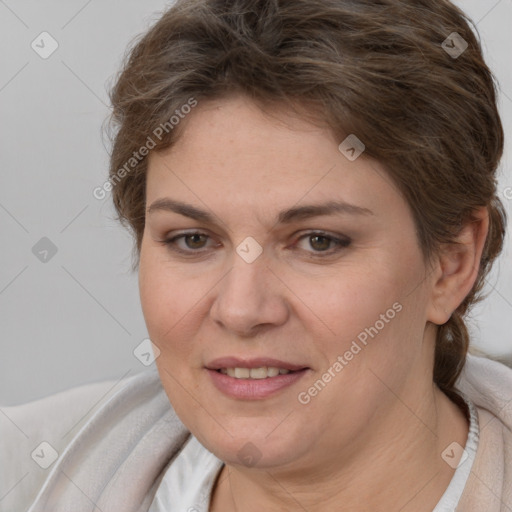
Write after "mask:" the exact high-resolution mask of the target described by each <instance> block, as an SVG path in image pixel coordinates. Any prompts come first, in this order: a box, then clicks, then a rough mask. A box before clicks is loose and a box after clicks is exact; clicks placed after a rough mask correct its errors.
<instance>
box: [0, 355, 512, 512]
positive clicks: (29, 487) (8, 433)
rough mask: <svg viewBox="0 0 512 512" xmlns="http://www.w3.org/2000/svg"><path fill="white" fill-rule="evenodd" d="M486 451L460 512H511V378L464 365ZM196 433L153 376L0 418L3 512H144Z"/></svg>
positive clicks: (501, 371)
mask: <svg viewBox="0 0 512 512" xmlns="http://www.w3.org/2000/svg"><path fill="white" fill-rule="evenodd" d="M458 388H459V389H460V390H461V391H462V392H463V393H465V394H466V395H467V397H468V398H469V399H470V400H472V401H473V403H474V404H475V405H476V406H477V411H478V416H479V425H480V441H479V446H478V451H477V454H476V459H475V462H474V465H473V468H472V471H471V475H470V478H469V481H468V483H467V485H466V488H465V490H464V494H463V497H462V500H461V502H460V504H459V507H458V508H457V511H459V512H484V511H485V512H503V511H506V512H512V370H511V369H509V368H507V367H506V366H504V365H501V364H499V363H496V362H493V361H490V360H488V359H484V358H477V357H474V356H469V357H468V362H467V364H466V366H465V369H464V372H463V374H462V376H461V378H460V379H459V384H458ZM189 435H190V433H189V432H188V431H187V430H186V428H185V427H184V426H183V424H182V423H181V422H180V421H179V419H178V418H177V416H176V415H175V413H174V411H173V409H172V408H171V406H170V404H169V402H168V399H167V396H166V395H165V392H164V391H163V389H162V387H161V385H160V381H159V378H158V374H157V372H156V371H151V372H146V373H142V374H139V375H136V376H134V377H131V378H128V379H124V380H122V381H119V382H117V383H116V382H105V383H100V384H94V385H89V386H84V387H80V388H75V389H72V390H69V391H66V392H63V393H59V394H57V395H53V396H51V397H48V398H45V399H42V400H38V401H36V402H31V403H29V404H25V405H23V406H18V407H7V408H1V409H0V512H27V511H30V512H86V511H87V512H91V511H94V512H136V511H137V512H142V511H144V512H147V510H148V508H149V505H150V503H151V501H152V500H153V496H154V494H155V492H156V488H157V487H158V484H159V482H160V479H161V477H162V476H163V473H164V472H165V469H166V467H167V466H168V464H169V462H170V461H171V459H172V458H173V456H174V455H175V454H176V453H177V451H178V450H179V448H180V447H181V446H182V445H183V443H184V442H185V440H186V439H187V438H188V437H189Z"/></svg>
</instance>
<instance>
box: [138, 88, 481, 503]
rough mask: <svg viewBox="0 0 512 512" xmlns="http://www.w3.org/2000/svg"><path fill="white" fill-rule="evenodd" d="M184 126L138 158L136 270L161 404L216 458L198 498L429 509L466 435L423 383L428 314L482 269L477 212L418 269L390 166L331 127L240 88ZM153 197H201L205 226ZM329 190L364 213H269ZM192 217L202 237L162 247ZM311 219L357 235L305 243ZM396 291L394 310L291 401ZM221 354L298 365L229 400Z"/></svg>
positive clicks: (315, 225)
mask: <svg viewBox="0 0 512 512" xmlns="http://www.w3.org/2000/svg"><path fill="white" fill-rule="evenodd" d="M180 128H181V129H182V130H183V132H182V134H181V135H182V136H181V137H180V138H179V140H178V142H177V143H176V144H175V145H174V146H172V147H171V148H170V149H167V150H166V151H165V152H161V153H155V152H153V153H151V155H150V157H149V158H150V159H149V166H148V175H147V203H146V204H147V214H146V225H145V230H144V236H143V241H142V247H141V254H140V272H139V278H140V281H139V282H140V294H141V302H142V307H143V312H144V316H145V319H146V323H147V327H148V331H149V335H150V337H151V339H152V341H153V342H154V343H155V345H156V346H158V348H159V349H160V351H161V354H160V356H159V357H158V358H157V360H156V363H157V367H158V371H159V373H160V377H161V380H162V384H163V387H164V389H165V391H166V393H167V395H168V397H169V400H170V402H171V403H172V405H173V407H174V408H175V410H176V412H177V414H178V415H179V417H180V418H181V420H182V421H183V423H184V424H185V425H186V426H187V427H188V428H189V429H190V431H191V432H192V433H193V434H194V435H195V436H196V437H197V438H198V439H199V440H200V442H201V443H203V445H204V446H206V447H207V448H208V449H209V450H210V451H211V452H213V453H214V454H215V455H216V456H217V457H219V458H220V459H222V460H223V461H225V463H226V465H225V466H224V468H223V470H222V472H221V473H220V475H219V477H218V479H217V481H216V484H215V487H214V491H213V498H212V501H211V505H210V510H212V511H214V512H217V511H222V512H229V511H232V510H239V511H244V512H251V511H258V512H260V511H261V510H266V511H282V510H307V511H309V512H316V511H325V510H351V511H367V510H372V511H386V512H389V511H390V510H401V511H415V512H418V511H420V512H421V511H431V510H432V509H433V508H434V506H435V505H436V503H437V502H438V501H439V499H440V497H441V496H442V494H443V492H444V491H445V490H446V487H447V486H448V484H449V481H450V479H451V478H452V476H453V472H454V470H453V469H452V468H451V467H450V466H448V465H447V464H446V463H445V462H444V461H443V459H442V458H441V453H442V452H443V451H444V450H445V449H446V447H448V446H449V445H450V444H451V443H452V442H454V441H456V442H458V443H459V444H460V445H462V446H464V445H465V443H466V439H467V433H468V424H467V421H466V419H465V417H464V415H463V413H462V412H461V411H460V410H459V408H458V407H457V406H456V405H455V404H454V403H452V402H451V401H450V400H449V399H448V398H447V397H446V396H445V395H444V394H443V393H442V392H441V391H440V390H439V389H438V388H437V387H436V386H435V385H434V384H433V379H432V368H433V351H434V345H435V334H436V325H440V324H443V323H445V322H446V321H447V320H448V318H449V317H450V314H451V312H452V311H453V310H454V309H455V308H456V307H457V306H458V304H460V302H461V301H462V300H463V299H464V297H465V296H466V295H467V294H468V293H469V291H470V290H471V287H472V285H473V283H474V281H475V279H476V276H477V268H478V261H479V260H480V257H481V252H482V247H483V244H484V241H485V237H486V234H487V230H488V220H487V214H486V211H485V210H482V211H479V212H477V213H476V220H475V221H474V222H472V223H471V224H468V225H467V226H465V227H464V229H463V230H462V232H461V234H460V236H459V239H458V241H459V242H460V245H459V246H451V245H450V246H446V247H443V251H442V252H441V254H440V255H439V257H436V259H435V262H434V264H433V266H432V267H427V266H426V265H425V262H424V261H423V258H422V255H421V251H420V247H419V245H418V242H417V239H416V237H415V228H414V222H413V218H412V215H411V212H410V210H409V207H408V205H407V203H406V202H405V200H404V199H403V198H402V196H401V195H400V193H399V192H398V190H397V189H396V188H395V187H394V186H393V184H392V182H391V180H390V179H389V177H388V175H387V174H386V172H385V170H384V168H383V167H382V166H381V165H380V164H379V163H378V162H376V161H374V160H371V159H370V158H368V157H366V156H365V155H364V153H363V155H362V156H360V157H359V158H358V159H357V160H355V161H354V162H351V161H349V160H348V159H347V158H345V157H344V156H343V155H342V154H341V153H340V151H339V150H338V145H339V143H340V142H341V141H340V140H338V139H337V138H335V137H334V136H333V135H332V133H331V132H330V131H328V130H327V129H325V128H320V127H318V126H316V125H313V124H311V123H310V122H308V121H305V120H303V119H300V118H298V117H297V116H292V115H290V114H288V113H287V112H284V111H279V110H278V109H276V110H275V111H274V112H273V115H272V116H269V115H265V114H264V113H263V112H262V111H261V110H260V109H259V108H258V107H257V106H256V105H255V104H253V103H252V102H251V101H250V100H249V99H247V98H245V97H243V96H238V97H232V98H230V99H223V100H215V101H208V102H203V103H199V105H198V106H197V107H196V109H194V111H193V112H192V113H191V114H190V115H188V116H187V119H186V120H185V121H183V125H182V126H181V127H180ZM162 198H171V199H174V200H179V201H182V202H186V203H189V204H191V205H193V206H195V207H197V208H200V209H203V210H206V211H208V212H209V213H210V214H211V215H213V216H214V223H211V224H210V223H206V222H203V221H197V220H193V219H191V218H189V217H186V216H183V215H180V214H178V213H175V212H171V211H166V210H159V209H153V210H152V211H150V207H151V205H152V204H153V203H154V202H155V201H156V200H158V199H162ZM330 200H338V201H339V200H343V201H345V202H349V203H351V204H354V205H357V206H359V207H362V208H367V209H369V210H371V212H372V214H368V215H354V214H347V213H342V214H335V215H329V216H317V217H312V218H306V219H302V220H296V221H294V222H292V223H290V224H278V223H277V221H276V219H277V215H278V213H279V212H280V211H281V210H284V209H287V208H291V207H294V206H302V205H305V204H321V203H325V202H327V201H330ZM196 230H197V231H199V232H201V233H203V234H206V235H207V236H206V237H204V238H201V237H200V238H199V240H198V239H197V238H194V237H192V238H191V237H189V238H186V239H184V238H181V239H179V240H178V241H176V242H175V245H174V246H173V245H166V244H165V243H162V241H164V240H166V239H167V240H168V239H170V238H171V237H172V236H176V235H178V234H183V232H187V231H188V232H189V233H190V232H194V231H196ZM319 230H321V231H323V232H327V234H328V235H331V236H334V237H336V236H338V237H340V238H346V237H349V238H350V239H351V243H350V245H348V246H347V247H339V246H338V245H337V244H336V243H334V242H329V240H327V241H326V240H325V239H320V240H319V239H315V238H314V233H315V232H317V231H319ZM311 233H313V235H311ZM305 235H310V236H305ZM248 236H251V237H253V238H254V239H255V240H257V242H258V243H259V244H260V245H261V247H262V248H263V253H262V254H261V255H260V256H259V257H258V258H257V259H256V260H255V261H254V262H252V263H247V262H246V261H245V260H244V259H242V258H241V257H240V256H239V255H238V254H237V252H236V248H237V246H238V245H239V244H240V243H241V242H242V241H243V240H244V239H245V238H246V237H248ZM176 246H177V247H179V248H181V249H182V250H184V251H188V253H189V255H187V256H185V255H182V254H179V253H178V252H175V251H174V250H173V247H176ZM325 246H327V248H328V249H327V251H325V250H322V249H325ZM194 251H196V252H195V253H194ZM197 253H200V254H199V255H198V254H197ZM326 254H328V255H326ZM394 303H399V304H400V305H401V306H402V309H401V311H400V312H399V313H397V314H396V316H395V317H394V318H393V319H392V320H390V321H389V322H387V323H386V324H385V327H384V328H383V329H381V330H380V331H379V333H378V335H376V336H375V337H374V338H373V339H372V338H369V341H368V344H367V346H365V347H364V349H363V350H361V351H360V352H359V353H358V354H357V355H355V356H354V358H353V359H352V360H351V361H349V362H348V364H347V365H346V366H344V367H343V370H342V371H340V372H338V373H336V376H335V377H333V378H332V379H331V381H330V382H329V383H328V384H327V385H326V386H325V388H324V389H322V391H321V392H320V393H318V394H317V395H316V396H314V397H313V398H311V401H310V402H309V403H308V404H302V403H300V402H299V400H298V399H297V397H298V394H299V393H300V392H303V391H307V390H308V388H309V387H310V386H312V385H313V384H314V383H315V381H317V380H318V379H319V378H321V377H322V375H323V374H324V373H325V372H326V371H327V370H328V368H330V367H332V366H333V363H334V362H335V361H336V360H337V358H338V356H339V355H343V354H344V353H345V352H346V351H347V350H348V349H349V348H350V346H351V343H352V341H353V340H355V339H357V335H358V334H359V333H361V331H363V330H364V329H365V328H367V327H370V326H374V325H375V323H376V321H377V320H379V318H381V317H380V315H381V314H384V313H385V312H386V311H387V310H388V309H389V308H391V307H392V305H393V304H394ZM231 355H232V356H238V357H241V358H245V359H250V358H253V357H264V356H266V357H273V358H277V359H280V360H284V361H288V362H291V363H297V364H300V365H302V366H306V367H308V368H309V370H308V372H307V373H306V374H305V375H304V376H303V378H302V379H301V380H300V381H299V382H297V383H296V384H294V385H292V386H291V387H289V388H287V389H285V390H283V391H280V392H279V393H277V394H276V395H274V396H272V397H269V398H266V399H262V400H235V399H233V398H229V397H227V396H225V395H224V394H222V393H221V392H220V391H219V390H217V389H216V388H215V387H214V386H213V385H212V383H211V379H210V375H209V373H208V371H207V370H206V369H205V365H206V364H207V363H208V362H210V361H211V360H213V359H215V358H217V357H221V356H231ZM248 441H250V442H251V443H252V444H254V445H255V446H256V447H257V449H258V452H259V454H260V457H261V458H260V459H259V460H258V462H257V464H256V465H254V466H247V465H244V464H243V463H242V461H241V459H240V458H239V456H238V453H239V451H240V450H241V449H242V448H243V447H244V446H245V445H246V443H247V442H248Z"/></svg>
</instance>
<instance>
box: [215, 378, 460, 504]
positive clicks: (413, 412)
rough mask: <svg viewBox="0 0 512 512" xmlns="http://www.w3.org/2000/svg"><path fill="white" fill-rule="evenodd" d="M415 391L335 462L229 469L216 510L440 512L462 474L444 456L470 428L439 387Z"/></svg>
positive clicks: (218, 489) (221, 479)
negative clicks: (448, 491)
mask: <svg viewBox="0 0 512 512" xmlns="http://www.w3.org/2000/svg"><path fill="white" fill-rule="evenodd" d="M415 391H416V393H410V394H408V395H407V394H403V395H402V396H400V397H396V400H395V402H394V405H393V407H392V408H391V409H390V410H388V411H387V414H386V416H385V417H384V418H381V421H378V422H375V426H372V425H370V426H369V427H368V428H366V431H365V432H364V434H363V435H362V436H361V437H360V439H358V441H357V442H356V443H354V444H353V445H352V446H350V447H343V448H341V449H340V450H338V451H336V450H333V452H335V453H333V457H332V458H330V459H329V460H327V459H326V458H324V459H323V460H321V461H316V464H315V463H313V464H312V463H304V464H299V463H298V461H297V462H296V463H295V464H294V468H293V469H287V468H279V469H275V468H268V469H257V468H246V467H243V466H236V467H235V466H232V465H228V464H227V465H225V466H224V468H223V470H222V471H221V474H220V475H219V478H218V479H217V482H216V485H215V488H214V491H213V495H212V501H211V508H210V510H211V511H212V512H219V511H222V512H231V511H232V512H235V511H239V512H242V511H243V512H253V511H254V512H256V511H258V512H260V511H261V510H266V511H269V512H273V511H276V512H277V511H283V510H307V511H308V512H320V511H325V510H335V511H337V510H340V511H342V510H350V511H353V512H359V511H360V512H363V511H367V510H372V511H375V512H380V511H382V512H384V511H386V512H388V511H389V510H400V511H401V512H413V511H414V512H423V511H425V512H427V511H428V512H430V511H432V510H433V508H434V507H435V505H436V504H437V502H438V501H439V499H440V498H441V496H442V494H443V493H444V491H445V490H446V488H447V486H448V484H449V482H450V480H451V478H452V476H453V473H454V469H452V468H451V467H450V466H449V465H448V464H447V463H446V462H445V461H444V460H443V459H442V458H441V454H442V452H443V451H444V450H445V449H446V448H447V447H448V446H449V445H450V444H451V443H453V442H454V441H456V442H458V443H459V444H460V445H462V446H464V445H465V443H466V439H467V434H468V424H467V420H466V418H465V416H464V414H463V413H462V411H461V410H460V409H459V408H458V406H456V405H455V404H454V403H453V402H451V401H450V400H449V399H448V398H447V397H446V395H444V394H443V393H442V392H441V391H440V390H439V389H438V388H437V387H436V386H432V385H430V386H428V389H426V390H425V392H424V393H420V395H419V396H420V397H421V400H419V401H418V400H417V397H418V394H417V392H418V390H417V389H416V390H415ZM422 395H423V396H422ZM413 396H416V400H415V401H413V400H412V397H413ZM418 403H419V404H420V405H419V406H418V405H417V404H418Z"/></svg>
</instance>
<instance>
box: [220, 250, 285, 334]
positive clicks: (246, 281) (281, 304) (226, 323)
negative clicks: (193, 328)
mask: <svg viewBox="0 0 512 512" xmlns="http://www.w3.org/2000/svg"><path fill="white" fill-rule="evenodd" d="M285 290H286V287H284V285H283V284H282V282H281V281H280V280H279V279H278V278H277V277H276V276H275V275H274V273H273V272H272V271H271V270H270V268H268V266H267V263H266V261H265V260H264V258H263V257H260V258H258V259H257V260H256V261H254V262H252V263H247V262H245V261H244V260H243V259H242V258H240V257H239V256H238V255H236V256H235V262H234V265H233V267H232V269H231V270H230V271H229V272H228V273H227V275H226V276H225V277H224V279H222V281H221V282H220V283H219V288H218V294H217V296H216V297H215V300H214V302H213V303H212V306H211V309H210V315H211V318H212V320H213V321H215V322H216V323H217V324H218V325H220V326H221V327H222V328H224V329H226V330H229V331H231V332H232V333H235V334H237V335H238V336H241V337H250V336H254V335H256V334H257V333H259V332H261V331H263V330H266V329H269V328H271V327H276V326H279V325H282V324H284V323H285V322H286V320H287V318H288V315H289V307H288V304H287V301H286V297H285V295H284V292H285Z"/></svg>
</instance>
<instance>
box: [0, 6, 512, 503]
mask: <svg viewBox="0 0 512 512" xmlns="http://www.w3.org/2000/svg"><path fill="white" fill-rule="evenodd" d="M112 103H113V106H114V110H113V122H114V126H115V128H116V129H115V132H114V141H113V151H112V155H111V167H110V180H109V185H108V187H107V188H108V191H111V192H112V195H113V200H114V204H115V206H116V208H117V211H118V214H119V218H120V220H121V221H122V222H123V223H125V224H126V225H127V226H129V228H130V229H131V230H132V232H133V234H134V239H135V249H136V251H135V256H136V260H135V265H134V266H135V267H136V268H138V269H139V283H140V294H141V301H142V307H143V312H144V317H145V320H146V323H147V327H148V332H149V336H150V338H151V340H152V343H153V350H154V356H155V357H156V360H155V362H156V366H157V369H158V375H157V374H156V373H146V374H143V375H139V376H137V377H134V378H132V379H128V380H127V381H124V382H122V383H118V384H117V385H115V386H114V387H112V385H111V384H105V388H104V389H105V391H106V393H105V398H104V399H103V401H102V403H101V404H100V405H98V406H97V407H95V408H94V410H93V411H92V412H91V413H90V414H89V415H88V417H87V418H83V419H81V420H80V418H77V421H79V428H77V429H75V431H74V432H73V433H72V435H71V436H69V433H63V432H61V430H62V428H61V427H60V426H59V423H61V422H60V420H59V418H61V417H62V415H66V414H67V415H68V416H73V414H75V413H74V411H73V404H76V403H79V402H80V401H82V400H85V399H87V397H88V396H90V395H91V394H92V393H93V392H94V393H95V394H96V396H97V395H98V394H99V393H100V390H102V389H103V388H101V385H97V386H96V387H94V389H93V388H91V387H85V388H80V389H78V390H72V391H69V392H67V393H65V394H61V395H58V396H56V397H53V398H49V399H45V400H43V401H40V402H37V403H35V404H28V405H27V406H24V407H21V408H15V409H13V410H9V411H8V414H9V419H10V421H12V422H15V423H16V424H24V425H25V424H26V423H27V421H28V419H27V418H36V417H43V418H45V420H44V421H43V422H42V423H37V424H36V425H35V426H33V427H32V429H31V430H30V434H29V435H28V437H29V438H30V442H28V441H24V443H25V444H23V443H20V442H14V441H12V440H9V438H8V436H5V439H4V440H3V441H4V444H5V445H6V447H5V448H4V453H5V460H7V461H8V466H6V467H12V468H17V471H18V472H20V469H19V467H20V465H21V466H23V464H26V465H27V467H28V462H26V461H25V460H23V462H20V460H21V459H22V455H21V453H22V452H23V450H24V449H25V450H26V449H27V447H28V446H33V445H34V443H35V442H36V440H48V439H50V438H51V439H52V440H53V444H52V442H50V441H48V443H47V444H43V445H38V446H37V448H36V449H35V450H34V452H32V458H33V459H34V460H36V459H37V458H39V459H40V460H47V459H48V453H49V452H51V450H52V449H53V450H54V451H55V453H57V454H58V460H55V461H54V462H52V465H51V467H50V466H49V469H48V471H49V473H48V474H47V473H44V471H42V472H40V473H38V474H37V475H34V474H33V472H30V471H28V473H27V477H26V479H25V480H23V481H22V482H21V483H19V485H18V486H17V487H16V489H15V490H14V491H13V493H14V494H13V495H16V496H18V497H19V501H18V502H17V505H18V507H19V508H18V509H19V510H22V509H25V508H27V507H28V509H29V510H30V512H41V511H65V510H73V511H82V510H84V511H85V510H101V511H104V512H106V511H117V512H119V511H148V510H149V511H151V512H157V511H158V512H163V511H173V512H174V511H178V510H179V511H185V510H187V511H189V512H194V511H213V512H219V511H222V512H229V511H244V512H251V511H256V510H258V511H261V510H265V511H281V510H304V511H309V512H316V511H331V510H332V511H337V510H340V511H341V510H350V511H368V510H372V511H386V512H389V511H399V510H400V511H415V512H418V511H420V512H422V511H432V510H435V511H437V512H439V511H453V510H460V511H464V512H467V511H482V510H489V511H496V512H497V511H501V510H512V477H511V475H512V472H511V470H512V434H511V429H512V371H511V370H510V369H508V368H507V367H506V366H504V365H502V364H500V363H497V362H492V361H490V360H488V359H485V358H477V357H474V356H468V355H467V352H468V343H469V336H468V332H467V330H466V325H465V322H464V318H465V315H466V313H467V312H468V310H469V309H470V307H471V306H472V304H474V303H475V302H476V301H477V300H478V299H479V298H480V292H481V289H482V286H483V284H484V279H485V276H486V275H487V273H488V271H489V269H490V267H491V265H492V263H493V261H494V260H495V259H496V257H497V256H498V255H499V253H500V251H501V248H502V244H503V238H504V230H505V213H504V210H503V207H502V205H501V203H500V201H499V199H498V198H497V195H496V189H495V187H496V183H495V179H496V174H495V173H496V168H497V165H498V163H499V160H500V158H501V155H502V151H503V131H502V126H501V122H500V118H499V115H498V112H497V109H496V96H495V86H494V82H493V76H492V74H491V72H490V71H489V69H488V67H487V66H486V64H485V62H484V61H483V58H482V54H481V48H480V46H479V43H478V41H477V39H476V37H475V35H474V33H473V32H472V30H471V29H470V27H469V24H468V21H467V20H466V18H465V17H464V15H463V13H462V12H460V11H459V10H458V9H457V8H456V7H455V6H453V5H452V4H451V3H449V2H447V1H444V0H425V1H421V2H418V1H415V2H412V1H398V0H387V1H382V2H367V1H364V0H357V1H352V2H347V1H344V0H315V1H314V2H312V1H310V0H295V1H294V2H278V1H276V0H271V1H265V2H264V1H254V0H253V1H249V0H238V1H232V2H219V1H214V0H182V1H178V2H177V4H176V5H175V6H173V7H172V8H170V9H169V10H168V11H167V12H166V13H165V14H164V15H163V16H162V17H161V19H160V20H159V21H158V22H157V23H156V24H155V25H154V26H153V27H152V28H151V29H150V30H149V31H148V33H147V34H145V35H144V37H143V38H142V39H141V40H140V41H138V42H137V44H136V45H135V46H134V47H133V49H132V50H131V52H130V54H129V56H128V58H127V60H126V63H125V65H124V68H123V70H122V73H121V74H120V76H119V77H118V80H117V83H116V85H115V87H114V88H113V91H112ZM148 355H149V354H148ZM98 386H100V387H98ZM59 429H60V430H59ZM69 437H71V438H72V439H69ZM11 439H14V436H12V437H11ZM30 443H32V444H30ZM54 445H58V446H54ZM24 446H25V448H24ZM52 453H53V452H52ZM30 462H32V461H30ZM1 506H2V504H1V502H0V507H1ZM24 507H25V508H24Z"/></svg>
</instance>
